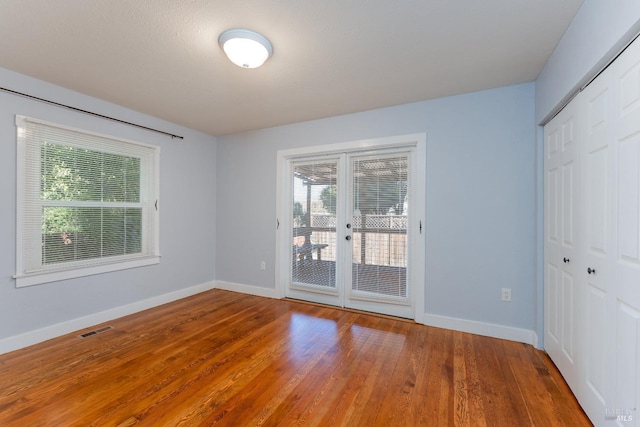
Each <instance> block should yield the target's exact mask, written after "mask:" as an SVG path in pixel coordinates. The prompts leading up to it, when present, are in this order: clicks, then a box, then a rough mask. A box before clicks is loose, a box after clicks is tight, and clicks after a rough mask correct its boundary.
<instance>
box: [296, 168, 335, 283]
mask: <svg viewBox="0 0 640 427" xmlns="http://www.w3.org/2000/svg"><path fill="white" fill-rule="evenodd" d="M292 166H293V179H292V181H293V200H292V203H291V209H292V211H291V214H292V215H291V217H292V218H293V221H292V222H293V223H292V236H293V242H292V263H291V277H292V282H293V283H294V284H296V285H298V286H303V287H314V288H318V289H325V290H331V291H333V290H335V289H336V200H337V169H338V162H337V160H322V161H312V162H294V163H293V165H292Z"/></svg>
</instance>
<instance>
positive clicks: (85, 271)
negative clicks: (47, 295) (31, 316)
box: [13, 255, 160, 288]
mask: <svg viewBox="0 0 640 427" xmlns="http://www.w3.org/2000/svg"><path fill="white" fill-rule="evenodd" d="M159 263H160V256H159V255H158V256H151V257H145V258H136V259H131V260H127V261H118V262H115V263H109V264H100V265H92V266H88V267H80V268H73V269H66V270H55V271H45V272H37V273H28V274H20V275H15V276H13V278H14V279H16V288H23V287H25V286H32V285H40V284H42V283H49V282H57V281H60V280H67V279H75V278H77V277H84V276H92V275H94V274H102V273H109V272H112V271H118V270H126V269H129V268H137V267H144V266H147V265H154V264H159Z"/></svg>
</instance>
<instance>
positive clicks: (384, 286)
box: [350, 154, 409, 300]
mask: <svg viewBox="0 0 640 427" xmlns="http://www.w3.org/2000/svg"><path fill="white" fill-rule="evenodd" d="M408 165H409V162H408V155H407V154H390V155H378V156H367V157H356V158H353V159H352V161H351V188H350V191H351V201H352V205H353V206H352V207H353V217H352V219H351V224H352V226H353V262H352V279H351V289H352V296H356V297H357V296H358V295H360V296H362V297H367V296H369V297H374V298H376V299H393V300H398V299H406V298H407V297H408V296H409V295H408V292H409V289H408V285H407V283H408V282H407V267H408V265H407V260H408V245H407V212H408V209H409V200H408V196H407V195H408V194H409V181H408V176H409V174H408V173H409V170H408V169H409V166H408Z"/></svg>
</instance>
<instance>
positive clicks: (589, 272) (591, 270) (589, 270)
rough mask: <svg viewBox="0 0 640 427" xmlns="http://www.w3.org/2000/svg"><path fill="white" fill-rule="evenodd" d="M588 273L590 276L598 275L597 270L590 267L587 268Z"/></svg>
mask: <svg viewBox="0 0 640 427" xmlns="http://www.w3.org/2000/svg"><path fill="white" fill-rule="evenodd" d="M587 273H588V274H596V269H595V268H591V267H589V268H587Z"/></svg>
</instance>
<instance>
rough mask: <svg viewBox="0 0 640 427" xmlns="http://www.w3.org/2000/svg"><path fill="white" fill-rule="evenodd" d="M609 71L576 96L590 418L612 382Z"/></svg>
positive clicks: (599, 415) (598, 413) (599, 410)
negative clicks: (579, 131) (579, 120)
mask: <svg viewBox="0 0 640 427" xmlns="http://www.w3.org/2000/svg"><path fill="white" fill-rule="evenodd" d="M608 71H609V70H607V72H605V73H603V74H602V75H600V77H599V78H598V79H596V80H594V81H593V82H592V83H591V84H590V85H589V86H588V87H587V88H586V89H585V90H584V91H583V92H582V93H581V98H580V99H579V104H580V107H581V108H582V111H583V115H582V117H583V121H582V123H581V129H582V130H584V133H583V134H584V137H583V138H582V141H581V147H582V157H581V160H582V172H583V173H582V178H583V181H582V185H583V186H582V189H583V191H582V205H581V209H580V214H581V218H582V227H581V230H582V236H583V239H582V250H581V258H582V259H581V266H580V272H579V276H578V278H579V281H580V283H581V284H583V285H582V287H583V289H582V294H583V301H584V304H583V307H584V309H585V312H584V314H583V317H582V322H581V323H580V325H581V326H580V328H579V332H578V333H580V334H581V336H582V338H583V340H584V347H583V348H584V361H583V362H584V368H583V374H582V387H581V391H580V392H579V393H577V394H578V395H579V398H580V401H581V404H582V406H583V408H584V410H585V412H586V413H587V415H589V418H591V420H602V419H604V414H605V411H606V409H607V407H608V406H607V405H608V396H609V395H610V392H609V389H610V382H611V374H612V369H611V362H610V359H611V347H610V345H611V331H612V329H611V328H612V326H613V325H611V323H610V313H611V307H610V303H609V302H610V298H611V295H610V291H611V290H610V285H611V280H610V277H609V274H610V271H609V262H610V260H609V258H610V254H611V250H612V242H611V238H612V233H611V224H612V222H611V220H612V215H611V205H612V197H611V196H612V192H611V176H610V175H611V172H610V171H611V170H612V167H613V165H612V163H611V161H612V157H611V150H610V144H609V142H610V141H609V135H610V132H611V125H612V124H611V114H610V112H611V102H612V89H611V88H610V87H609V78H608Z"/></svg>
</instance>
